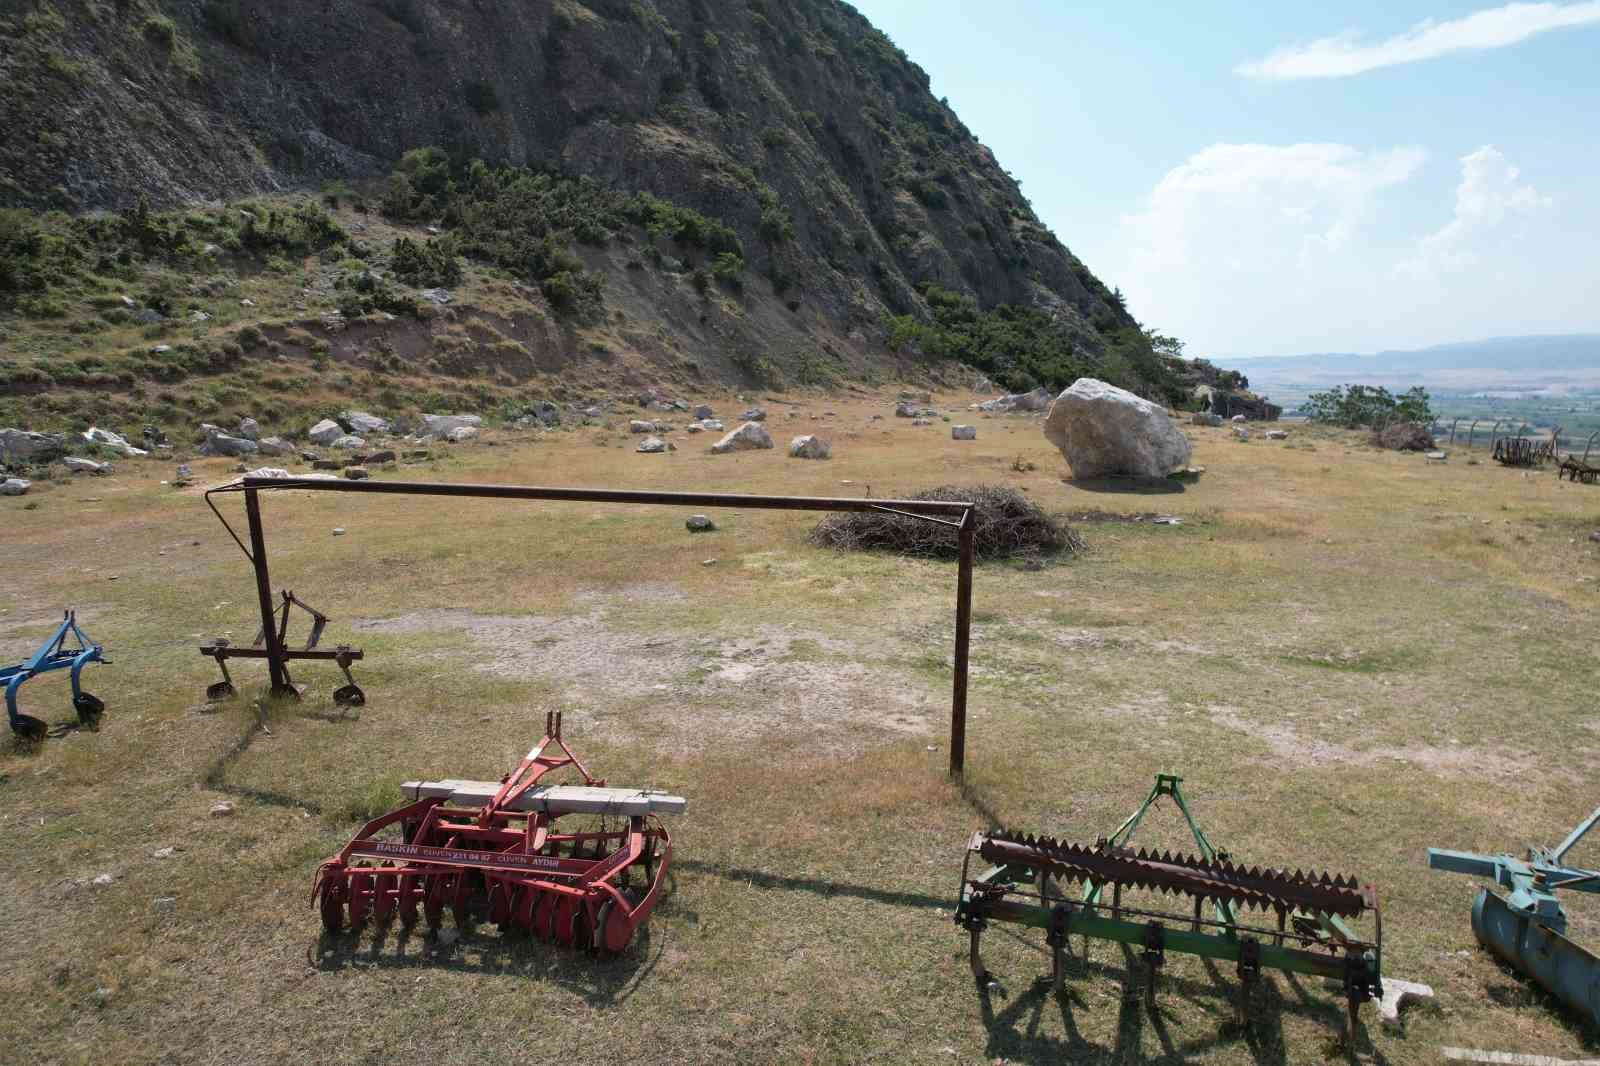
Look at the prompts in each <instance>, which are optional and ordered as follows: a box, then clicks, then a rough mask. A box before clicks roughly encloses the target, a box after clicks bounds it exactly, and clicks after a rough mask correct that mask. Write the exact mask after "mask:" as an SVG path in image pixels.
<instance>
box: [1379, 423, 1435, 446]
mask: <svg viewBox="0 0 1600 1066" xmlns="http://www.w3.org/2000/svg"><path fill="white" fill-rule="evenodd" d="M1367 443H1368V444H1370V445H1372V446H1373V447H1374V448H1388V449H1390V450H1391V451H1397V452H1426V451H1432V450H1433V434H1431V433H1429V432H1428V427H1427V426H1425V425H1423V424H1422V423H1421V422H1396V423H1395V424H1394V425H1392V426H1386V427H1384V428H1383V429H1380V430H1374V431H1373V433H1372V436H1371V437H1369V438H1368V439H1367Z"/></svg>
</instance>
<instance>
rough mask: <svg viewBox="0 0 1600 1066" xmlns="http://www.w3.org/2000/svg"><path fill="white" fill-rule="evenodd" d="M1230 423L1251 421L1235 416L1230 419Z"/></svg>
mask: <svg viewBox="0 0 1600 1066" xmlns="http://www.w3.org/2000/svg"><path fill="white" fill-rule="evenodd" d="M1228 421H1229V422H1248V421H1250V420H1249V419H1248V418H1246V417H1245V416H1244V415H1234V416H1233V417H1232V418H1230V419H1228Z"/></svg>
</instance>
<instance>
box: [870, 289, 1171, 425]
mask: <svg viewBox="0 0 1600 1066" xmlns="http://www.w3.org/2000/svg"><path fill="white" fill-rule="evenodd" d="M918 291H920V292H921V293H922V296H923V299H924V300H926V301H927V304H928V309H929V311H931V312H932V317H933V321H932V322H931V323H929V322H924V321H921V320H919V319H918V318H916V317H915V316H913V315H910V314H905V315H898V316H893V317H891V318H890V319H889V343H890V345H891V346H892V347H915V348H917V349H919V350H920V351H921V352H922V353H923V354H924V355H928V356H933V357H935V358H940V359H954V360H956V361H958V362H961V363H965V364H966V365H968V366H971V367H975V368H977V369H978V370H981V371H983V372H984V373H985V374H987V375H989V377H990V378H992V379H993V380H994V381H996V382H998V383H999V384H1001V385H1003V386H1005V387H1006V388H1008V389H1012V390H1014V391H1018V392H1020V391H1024V390H1027V389H1034V388H1038V387H1039V386H1044V387H1046V388H1050V389H1059V388H1064V387H1066V386H1067V385H1070V384H1071V383H1072V382H1073V381H1075V380H1076V379H1078V378H1080V377H1084V376H1092V377H1097V378H1100V379H1101V380H1103V381H1107V382H1110V383H1111V384H1113V385H1117V386H1119V387H1121V388H1125V389H1128V390H1130V391H1132V392H1138V393H1141V394H1144V395H1150V396H1154V397H1156V398H1159V399H1161V400H1163V401H1172V400H1175V399H1177V398H1178V397H1179V396H1180V395H1181V394H1182V389H1181V386H1180V385H1179V383H1178V380H1177V376H1176V374H1175V373H1174V371H1173V368H1172V366H1171V364H1170V361H1169V359H1168V358H1167V357H1166V355H1165V354H1163V352H1162V351H1161V350H1159V349H1158V342H1168V339H1167V338H1162V337H1159V336H1158V335H1157V334H1155V333H1154V332H1146V331H1144V330H1140V329H1134V328H1115V327H1114V326H1111V325H1110V324H1108V326H1107V328H1106V329H1104V330H1102V334H1101V350H1100V351H1098V352H1092V351H1087V350H1083V349H1081V348H1080V347H1079V345H1078V342H1077V341H1076V340H1075V339H1074V338H1073V337H1072V335H1071V334H1069V333H1068V332H1067V330H1066V329H1065V328H1064V327H1063V326H1062V325H1061V324H1060V323H1059V322H1057V321H1056V320H1055V319H1054V318H1053V317H1052V316H1050V315H1049V314H1046V313H1045V312H1043V311H1039V310H1035V309H1034V308H1031V307H1016V306H1013V305H1011V304H1001V305H1000V306H998V307H994V308H991V309H990V310H987V311H984V310H980V309H979V308H978V305H977V304H976V303H975V302H973V300H972V299H971V298H970V297H966V296H962V295H961V294H959V293H954V292H949V291H947V290H945V289H941V288H940V287H939V286H937V285H932V284H923V285H920V286H918ZM1170 343H1176V342H1170Z"/></svg>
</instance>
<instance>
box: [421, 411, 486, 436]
mask: <svg viewBox="0 0 1600 1066" xmlns="http://www.w3.org/2000/svg"><path fill="white" fill-rule="evenodd" d="M482 425H483V419H482V418H481V417H479V416H478V415H423V416H422V432H424V433H427V434H431V435H433V436H435V437H443V436H446V435H448V434H449V433H450V431H451V430H455V429H460V428H461V427H462V426H471V427H472V428H474V429H477V428H479V427H480V426H482Z"/></svg>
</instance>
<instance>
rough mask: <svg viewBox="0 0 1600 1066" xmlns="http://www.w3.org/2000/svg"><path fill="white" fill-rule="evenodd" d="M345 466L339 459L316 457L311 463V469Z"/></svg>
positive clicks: (333, 468)
mask: <svg viewBox="0 0 1600 1066" xmlns="http://www.w3.org/2000/svg"><path fill="white" fill-rule="evenodd" d="M343 467H344V463H342V462H340V461H339V460H338V459H315V460H313V461H312V463H311V469H313V470H340V469H343Z"/></svg>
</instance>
